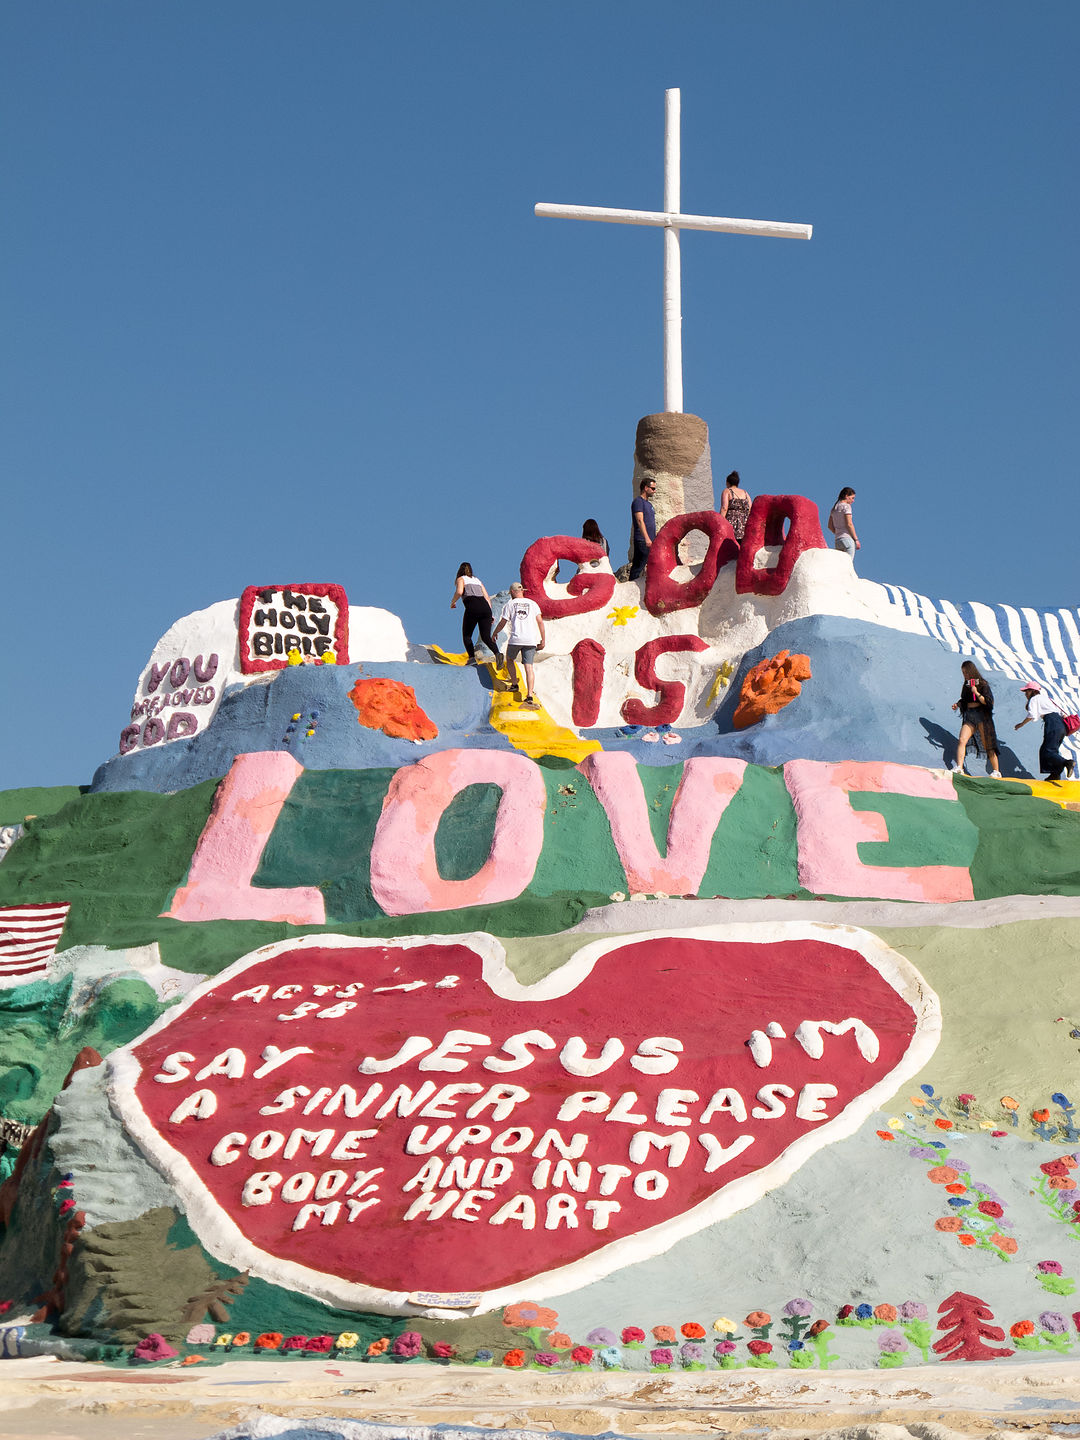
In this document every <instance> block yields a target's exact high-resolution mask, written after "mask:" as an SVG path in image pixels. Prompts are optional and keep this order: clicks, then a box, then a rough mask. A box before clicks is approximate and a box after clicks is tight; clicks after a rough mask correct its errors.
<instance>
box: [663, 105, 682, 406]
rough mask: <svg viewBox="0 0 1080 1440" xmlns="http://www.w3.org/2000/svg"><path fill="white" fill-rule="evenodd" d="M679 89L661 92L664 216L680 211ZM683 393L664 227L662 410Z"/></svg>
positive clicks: (676, 299) (673, 240) (675, 238)
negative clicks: (662, 110)
mask: <svg viewBox="0 0 1080 1440" xmlns="http://www.w3.org/2000/svg"><path fill="white" fill-rule="evenodd" d="M680 101H681V96H680V94H679V91H678V90H665V91H664V213H665V214H667V215H677V214H678V213H679V210H680V208H681V207H680V193H679V192H680V190H681V188H682V185H681V180H680V169H681V163H682V162H681V156H680V149H681V144H680V111H681V108H682V107H681V104H680ZM682 408H683V394H682V255H681V252H680V250H679V228H678V226H677V225H673V224H671V223H670V221H669V222H668V224H667V225H665V226H664V409H665V410H670V411H674V412H677V413H678V412H681V411H682Z"/></svg>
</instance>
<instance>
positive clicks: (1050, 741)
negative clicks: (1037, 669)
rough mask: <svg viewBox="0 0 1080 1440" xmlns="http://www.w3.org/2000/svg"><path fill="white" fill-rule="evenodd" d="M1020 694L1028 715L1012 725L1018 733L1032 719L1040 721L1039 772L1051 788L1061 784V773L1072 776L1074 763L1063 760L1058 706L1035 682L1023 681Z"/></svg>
mask: <svg viewBox="0 0 1080 1440" xmlns="http://www.w3.org/2000/svg"><path fill="white" fill-rule="evenodd" d="M1020 693H1021V694H1022V695H1023V696H1024V699H1025V701H1026V702H1027V715H1026V717H1025V718H1024V719H1023V720H1021V721H1020V722H1019V724H1017V725H1014V726H1013V729H1014V730H1021V729H1023V727H1024V726H1025V725H1028V724H1030V723H1031V721H1032V720H1041V721H1042V722H1043V736H1042V744H1041V745H1040V746H1039V771H1040V773H1041V774H1043V775H1049V777H1050V784H1051V785H1060V784H1061V776H1062V772H1063V771H1065V770H1067V771H1068V772H1069V779H1070V780H1071V779H1072V777H1073V771H1074V770H1075V768H1076V766H1075V762H1074V761H1072V760H1066V759H1065V756H1064V755H1062V753H1061V742H1062V741H1063V740H1064V739H1065V736H1066V733H1067V731H1066V729H1065V719H1064V717H1063V715H1062V713H1061V711H1060V710H1059V709H1058V707H1057V706H1056V705H1055V704H1054V703H1053V701H1052V700H1050V699H1049V698H1048V697H1047V696H1046V695H1045V694H1044V693H1043V689H1042V686H1041V685H1036V684H1035V682H1034V680H1026V681H1025V682H1024V684H1023V685H1021V687H1020Z"/></svg>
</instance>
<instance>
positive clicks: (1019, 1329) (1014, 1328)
mask: <svg viewBox="0 0 1080 1440" xmlns="http://www.w3.org/2000/svg"><path fill="white" fill-rule="evenodd" d="M1009 1334H1010V1335H1011V1336H1012V1337H1013V1339H1014V1340H1021V1339H1022V1338H1023V1337H1024V1336H1025V1335H1034V1334H1035V1326H1034V1325H1033V1324H1032V1323H1031V1321H1030V1320H1018V1321H1017V1322H1016V1324H1015V1325H1010V1326H1009Z"/></svg>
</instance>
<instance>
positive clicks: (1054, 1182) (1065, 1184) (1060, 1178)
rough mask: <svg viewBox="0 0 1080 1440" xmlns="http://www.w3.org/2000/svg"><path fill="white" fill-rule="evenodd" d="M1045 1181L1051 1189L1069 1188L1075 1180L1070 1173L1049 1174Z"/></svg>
mask: <svg viewBox="0 0 1080 1440" xmlns="http://www.w3.org/2000/svg"><path fill="white" fill-rule="evenodd" d="M1047 1183H1048V1184H1049V1186H1050V1189H1051V1190H1071V1189H1072V1188H1073V1186H1074V1185H1075V1184H1076V1181H1075V1180H1074V1179H1073V1178H1072V1176H1071V1175H1051V1176H1050V1179H1049V1181H1048V1182H1047Z"/></svg>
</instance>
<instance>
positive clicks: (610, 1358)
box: [596, 1345, 622, 1370]
mask: <svg viewBox="0 0 1080 1440" xmlns="http://www.w3.org/2000/svg"><path fill="white" fill-rule="evenodd" d="M596 1357H597V1359H598V1360H599V1361H600V1364H601V1365H603V1367H604V1369H605V1370H610V1369H612V1368H613V1367H615V1366H618V1365H621V1364H622V1351H621V1350H620V1349H619V1347H618V1346H617V1345H605V1346H604V1348H603V1349H602V1350H598V1351H597V1352H596Z"/></svg>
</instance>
